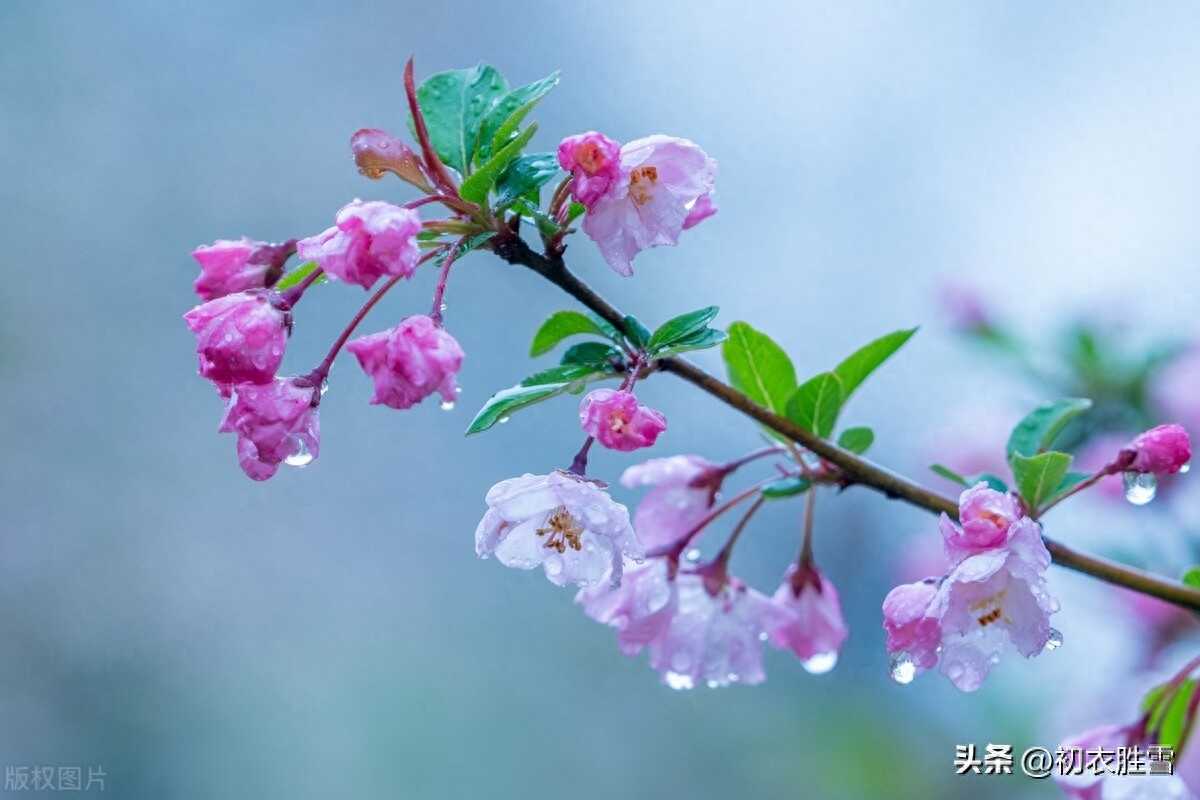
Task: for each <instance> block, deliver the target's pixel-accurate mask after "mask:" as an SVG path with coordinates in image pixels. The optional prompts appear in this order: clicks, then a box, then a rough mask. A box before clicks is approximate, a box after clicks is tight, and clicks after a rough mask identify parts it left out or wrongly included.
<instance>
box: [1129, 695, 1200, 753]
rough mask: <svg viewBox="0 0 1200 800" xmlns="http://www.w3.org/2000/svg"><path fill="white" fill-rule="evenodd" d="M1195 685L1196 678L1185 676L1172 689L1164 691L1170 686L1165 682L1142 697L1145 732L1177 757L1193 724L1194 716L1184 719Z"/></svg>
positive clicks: (1186, 715)
mask: <svg viewBox="0 0 1200 800" xmlns="http://www.w3.org/2000/svg"><path fill="white" fill-rule="evenodd" d="M1196 687H1197V682H1196V680H1195V679H1194V678H1187V679H1185V680H1183V681H1182V682H1180V684H1179V686H1178V687H1177V689H1176V690H1175V691H1173V692H1170V693H1168V689H1170V688H1171V685H1170V682H1167V683H1164V684H1162V685H1159V686H1156V687H1154V688H1153V689H1151V690H1150V691H1149V692H1147V693H1146V697H1145V699H1144V700H1142V711H1143V712H1146V713H1148V714H1149V719H1148V720H1147V723H1146V732H1147V734H1148V735H1150V736H1152V737H1154V738H1153V739H1152V742H1153V743H1154V744H1163V745H1166V746H1167V747H1171V748H1174V750H1175V753H1176V755H1177V756H1178V754H1179V752H1180V750H1181V749H1182V748H1183V745H1184V744H1185V743H1186V740H1187V738H1188V734H1189V733H1190V732H1191V727H1192V725H1194V724H1195V720H1194V719H1189V718H1188V713H1187V712H1188V706H1189V704H1190V703H1191V700H1192V696H1193V695H1194V694H1195V693H1196ZM1155 733H1157V736H1155Z"/></svg>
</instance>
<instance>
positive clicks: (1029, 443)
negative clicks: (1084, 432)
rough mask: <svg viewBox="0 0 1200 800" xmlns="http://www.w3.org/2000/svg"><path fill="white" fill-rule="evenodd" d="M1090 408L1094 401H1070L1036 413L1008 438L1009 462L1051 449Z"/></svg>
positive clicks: (1029, 415) (1043, 408)
mask: <svg viewBox="0 0 1200 800" xmlns="http://www.w3.org/2000/svg"><path fill="white" fill-rule="evenodd" d="M1091 407H1092V401H1091V400H1088V399H1087V398H1083V397H1068V398H1065V399H1063V400H1057V401H1055V402H1053V403H1048V404H1046V405H1044V406H1041V407H1039V408H1036V409H1034V410H1033V411H1031V412H1030V413H1029V414H1028V415H1027V416H1026V417H1025V419H1023V420H1021V421H1020V422H1019V423H1017V427H1015V428H1013V432H1012V435H1010V436H1009V437H1008V448H1007V450H1008V457H1009V459H1010V460H1011V459H1012V457H1013V454H1017V453H1019V454H1020V455H1023V456H1032V455H1036V454H1038V453H1040V452H1042V451H1043V450H1046V449H1048V448H1049V447H1050V446H1051V445H1052V444H1054V439H1055V437H1057V436H1058V434H1060V433H1062V429H1063V428H1065V427H1066V425H1067V423H1068V422H1070V421H1071V420H1073V419H1075V417H1077V416H1079V415H1080V414H1082V413H1083V412H1084V411H1087V410H1088V409H1089V408H1091Z"/></svg>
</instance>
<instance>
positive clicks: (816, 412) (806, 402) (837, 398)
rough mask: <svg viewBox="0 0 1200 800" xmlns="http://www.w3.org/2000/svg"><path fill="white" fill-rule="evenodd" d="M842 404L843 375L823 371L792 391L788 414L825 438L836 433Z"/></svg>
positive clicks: (801, 424) (806, 428)
mask: <svg viewBox="0 0 1200 800" xmlns="http://www.w3.org/2000/svg"><path fill="white" fill-rule="evenodd" d="M841 407H842V381H841V379H840V378H838V376H837V375H835V374H834V373H832V372H822V373H821V374H820V375H817V376H815V377H813V378H809V379H808V380H807V381H805V382H804V383H803V384H801V385H800V388H798V389H796V391H795V393H793V394H792V396H791V398H790V399H789V400H788V403H787V416H788V419H790V420H791V421H792V422H794V423H796V424H797V425H799V426H800V427H801V428H804V429H805V430H806V431H809V432H810V433H815V434H816V435H817V436H820V437H821V438H822V439H825V438H828V437H829V435H830V434H831V433H833V427H834V425H836V424H837V415H838V410H839V409H841Z"/></svg>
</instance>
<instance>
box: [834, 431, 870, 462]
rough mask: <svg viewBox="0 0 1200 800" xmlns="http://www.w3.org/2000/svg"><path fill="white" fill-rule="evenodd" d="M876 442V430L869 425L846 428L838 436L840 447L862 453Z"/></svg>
mask: <svg viewBox="0 0 1200 800" xmlns="http://www.w3.org/2000/svg"><path fill="white" fill-rule="evenodd" d="M874 443H875V431H873V430H871V429H870V428H868V427H865V426H862V427H858V428H846V430H844V431H842V434H841V436H839V437H838V447H840V448H842V449H843V450H849V451H850V452H851V453H858V454H859V455H862V454H863V453H865V452H867V449H868V448H869V447H870V446H871V445H873V444H874Z"/></svg>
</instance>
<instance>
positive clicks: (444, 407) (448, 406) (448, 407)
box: [442, 400, 454, 411]
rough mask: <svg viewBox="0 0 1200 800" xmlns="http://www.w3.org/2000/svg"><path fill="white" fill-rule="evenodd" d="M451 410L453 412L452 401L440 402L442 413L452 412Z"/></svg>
mask: <svg viewBox="0 0 1200 800" xmlns="http://www.w3.org/2000/svg"><path fill="white" fill-rule="evenodd" d="M453 410H454V401H453V400H443V401H442V411H453Z"/></svg>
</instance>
